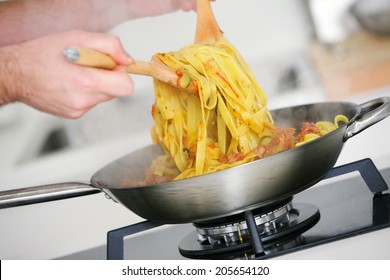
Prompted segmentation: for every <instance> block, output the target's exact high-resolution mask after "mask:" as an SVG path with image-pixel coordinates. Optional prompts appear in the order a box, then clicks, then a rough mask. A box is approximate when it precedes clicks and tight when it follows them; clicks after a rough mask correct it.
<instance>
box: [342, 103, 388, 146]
mask: <svg viewBox="0 0 390 280" xmlns="http://www.w3.org/2000/svg"><path fill="white" fill-rule="evenodd" d="M359 106H360V109H361V112H360V114H359V115H358V116H357V118H356V119H355V121H354V122H352V123H351V124H350V125H349V126H348V127H347V130H346V131H345V134H344V139H343V140H344V141H347V140H348V139H349V138H351V137H352V136H354V135H356V134H358V133H360V132H362V131H363V130H365V129H366V128H369V127H370V126H372V125H373V124H376V123H377V122H379V121H381V120H383V119H384V118H386V117H388V116H389V115H390V97H387V96H386V97H380V98H377V99H374V100H371V101H368V102H365V103H363V104H361V105H359Z"/></svg>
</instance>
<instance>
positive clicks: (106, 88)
mask: <svg viewBox="0 0 390 280" xmlns="http://www.w3.org/2000/svg"><path fill="white" fill-rule="evenodd" d="M83 70H85V71H83V72H85V73H84V75H83V81H82V84H81V85H80V87H81V88H82V89H83V90H85V91H89V92H99V93H102V94H106V95H111V96H116V97H120V96H126V95H129V94H131V93H132V92H133V89H134V84H133V80H132V79H131V77H130V76H129V75H128V74H127V73H126V72H124V71H123V70H122V69H116V70H113V71H111V70H103V69H94V68H85V69H83Z"/></svg>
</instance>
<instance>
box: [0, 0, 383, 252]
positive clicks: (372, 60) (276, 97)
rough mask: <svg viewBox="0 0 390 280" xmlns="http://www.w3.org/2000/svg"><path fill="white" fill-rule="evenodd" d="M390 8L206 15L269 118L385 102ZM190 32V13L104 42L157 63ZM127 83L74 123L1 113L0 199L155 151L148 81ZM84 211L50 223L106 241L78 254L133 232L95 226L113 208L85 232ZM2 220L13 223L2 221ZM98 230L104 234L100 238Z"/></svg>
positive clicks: (329, 6)
mask: <svg viewBox="0 0 390 280" xmlns="http://www.w3.org/2000/svg"><path fill="white" fill-rule="evenodd" d="M389 2H390V1H388V0H385V1H380V0H358V1H357V0H273V1H268V0H240V1H238V0H217V1H216V2H214V3H213V4H212V5H213V10H214V13H215V16H216V18H217V21H218V22H219V24H220V26H221V28H222V30H223V31H224V33H225V36H226V37H227V38H228V39H229V40H230V41H231V43H232V44H234V45H235V46H236V48H237V49H238V50H239V51H240V52H241V54H242V55H243V56H244V58H245V59H246V60H247V62H248V63H249V64H250V66H251V67H252V69H253V71H254V73H255V75H256V77H257V79H258V82H259V84H260V85H261V86H262V88H263V89H264V91H265V93H266V94H267V95H268V97H269V108H270V109H274V108H277V107H284V106H291V105H294V104H304V103H310V102H320V101H325V100H338V101H342V100H359V97H361V96H364V99H367V98H368V99H370V97H367V96H372V98H374V97H376V96H377V95H382V96H383V95H387V96H388V95H390V32H389V30H390V23H389V20H390V12H389V11H390V4H389ZM356 3H359V5H362V6H363V7H362V8H363V9H361V10H360V9H356V10H354V11H355V12H352V11H353V10H352V9H351V7H352V6H353V5H354V4H356ZM359 11H362V12H363V14H365V15H364V17H365V19H367V21H366V22H367V24H371V25H373V26H374V27H378V28H377V29H375V28H367V25H366V27H364V26H363V25H362V23H361V22H359V21H358V20H357V17H356V14H355V13H358V12H359ZM384 12H387V14H385V16H384V17H382V16H381V15H379V13H384ZM195 22H196V15H195V13H184V12H177V13H173V14H167V15H164V16H159V17H153V18H145V19H139V20H134V21H131V22H126V23H123V24H121V25H119V26H117V27H115V28H113V29H112V30H111V31H110V33H112V34H116V35H118V36H119V37H120V38H121V40H122V42H123V44H124V46H125V47H126V49H127V51H128V52H129V53H130V54H131V55H132V56H133V57H134V58H137V59H140V60H149V59H150V58H151V56H152V55H153V54H154V53H157V52H168V51H174V50H179V49H180V48H181V47H182V46H184V45H186V44H190V43H191V42H192V41H193V38H194V34H195ZM374 30H376V31H374ZM378 30H379V31H378ZM381 31H382V32H381ZM133 79H134V81H135V90H134V94H133V95H132V96H129V97H126V98H120V99H117V100H114V101H110V102H108V103H105V104H101V105H99V106H97V107H96V108H94V109H92V110H91V111H90V112H88V113H87V114H86V115H84V116H83V117H81V118H80V119H77V120H64V119H60V118H56V117H53V116H50V115H48V114H44V113H41V112H38V111H36V110H34V109H31V108H29V107H27V106H25V105H23V104H10V105H7V106H4V107H1V108H0V154H1V156H0V189H1V190H5V189H10V188H18V187H27V186H32V185H36V184H46V183H52V182H61V181H75V180H83V181H88V180H89V178H90V176H92V174H93V173H94V171H97V170H98V169H99V168H101V167H102V166H103V165H105V164H106V163H108V162H110V161H111V160H114V159H116V158H117V157H119V156H122V155H124V154H126V153H127V152H131V151H132V150H134V149H137V148H139V147H142V146H144V145H146V144H149V143H151V139H150V135H149V130H150V127H151V126H152V124H153V120H152V117H151V113H150V111H151V105H152V104H153V101H154V92H153V86H152V80H151V78H148V77H140V76H133ZM387 88H389V90H387ZM387 123H388V122H387ZM388 130H389V129H388V128H387V131H388ZM351 142H352V141H351ZM352 146H353V145H352ZM385 149H387V148H386V147H385ZM369 152H371V153H372V151H369ZM379 153H381V151H378V154H379ZM99 197H100V196H99ZM99 199H100V198H99ZM102 199H103V200H104V199H105V198H104V196H103V198H102ZM80 201H81V200H77V199H75V200H72V202H71V203H72V205H73V204H74V205H73V206H71V207H69V206H66V207H64V209H62V208H61V204H60V203H61V202H59V204H57V206H56V209H57V211H58V212H57V213H56V218H55V219H54V218H53V220H50V223H51V225H52V227H53V228H56V227H57V229H61V223H60V222H59V221H57V219H58V220H61V219H66V220H70V219H73V222H74V223H76V220H77V219H79V220H80V222H79V225H78V227H77V228H74V229H73V230H74V231H72V230H69V228H64V232H66V234H70V236H69V240H70V238H71V237H72V236H77V237H78V238H79V237H80V235H79V233H80V232H83V231H84V232H86V231H88V230H89V231H92V230H93V231H96V232H102V236H99V237H96V238H95V239H94V237H92V236H88V238H84V239H83V243H82V245H80V246H81V247H88V246H94V245H96V244H95V243H98V241H97V239H98V240H99V242H100V241H102V240H103V241H104V238H105V237H104V233H105V232H106V231H105V230H106V229H109V228H110V227H111V228H112V227H115V226H120V225H123V224H126V223H131V221H129V220H128V216H129V215H130V214H129V211H128V210H126V209H123V208H119V207H118V205H115V204H114V203H108V202H107V204H108V206H103V205H102V206H99V207H97V208H99V209H96V208H94V210H93V211H94V214H95V215H96V220H98V219H99V218H101V217H103V216H104V215H105V214H107V213H108V210H107V208H105V207H111V208H110V211H111V210H112V211H113V212H110V213H111V214H110V215H113V214H112V213H114V214H115V213H116V216H115V217H116V218H117V219H110V221H106V220H105V221H104V222H99V221H95V223H94V224H93V225H92V224H91V222H89V223H86V222H85V220H86V219H83V215H87V213H86V212H87V211H79V210H77V209H88V207H94V206H96V201H92V199H91V202H88V201H87V202H86V201H83V202H80ZM78 203H79V204H78ZM98 203H100V202H98ZM64 205H65V204H64ZM68 205H69V204H68ZM99 205H100V204H99ZM104 205H105V204H104ZM111 205H112V206H111ZM39 207H43V206H36V207H34V208H31V211H28V213H26V211H24V212H20V213H21V215H24V217H25V218H24V220H22V221H19V223H28V222H29V221H30V220H31V221H32V220H34V224H31V227H32V228H35V227H37V228H39V226H44V225H45V223H47V222H48V219H50V217H49V216H48V217H45V218H42V221H37V220H36V217H37V215H42V213H41V212H39V210H36V209H43V208H39ZM72 207H74V208H72ZM77 207H79V208H77ZM29 209H30V208H29ZM70 209H72V210H70ZM7 211H12V212H7ZM18 211H21V210H17V209H10V210H2V212H1V215H2V216H0V217H1V219H2V223H7V225H8V227H10V228H11V229H10V230H9V231H10V233H9V235H15V234H16V233H18V227H19V225H17V224H16V223H18V222H17V220H15V217H16V215H17V214H18V213H19V212H18ZM34 211H38V212H35V213H34ZM99 211H101V212H99ZM60 212H61V213H60ZM7 213H12V215H9V216H6V214H7ZM37 213H38V214H37ZM34 214H35V216H34ZM88 218H90V217H88ZM21 219H22V218H21ZM107 220H108V219H107ZM125 221H126V222H125ZM57 222H58V224H57ZM31 223H32V222H31ZM85 227H89V228H88V229H86V228H85ZM99 227H104V230H102V229H101V228H99ZM48 230H49V231H51V230H52V229H48ZM4 234H6V233H4ZM18 234H21V233H18ZM32 234H33V233H32ZM36 234H42V232H37V233H36ZM48 236H49V235H48ZM50 236H51V235H50ZM15 238H17V237H15ZM24 238H25V237H23V239H24ZM29 238H31V237H29ZM48 238H51V237H48ZM4 242H5V243H4V244H2V246H3V248H2V249H3V250H4V247H6V246H7V241H4ZM18 242H21V241H18ZM23 242H28V240H26V241H23ZM23 242H22V243H23ZM72 242H73V243H72ZM72 242H69V243H66V242H64V243H63V244H62V243H61V245H56V246H54V247H53V248H52V249H50V248H45V251H40V249H39V244H38V243H37V244H36V246H37V247H34V246H32V245H31V244H29V247H28V249H23V250H24V251H23V253H20V252H19V253H18V252H15V255H13V253H10V254H8V255H6V257H11V258H12V256H15V257H20V256H23V254H24V253H25V254H27V256H29V257H31V256H32V257H36V258H52V257H55V256H60V255H63V254H66V253H70V252H74V251H75V250H76V249H75V248H76V247H77V246H76V244H75V243H74V242H76V241H74V240H73V241H72ZM21 246H22V245H21ZM31 246H32V247H31ZM61 246H62V247H63V248H62V247H61ZM72 246H73V247H72ZM78 249H79V247H77V250H78ZM26 250H27V251H28V252H27V251H26ZM50 250H62V251H61V252H60V251H57V252H50ZM11 251H12V250H11ZM11 251H10V252H11Z"/></svg>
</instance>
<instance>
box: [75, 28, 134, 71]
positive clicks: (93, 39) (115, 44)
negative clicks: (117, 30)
mask: <svg viewBox="0 0 390 280" xmlns="http://www.w3.org/2000/svg"><path fill="white" fill-rule="evenodd" d="M73 35H74V36H75V37H76V38H75V39H74V40H75V41H76V42H80V43H79V44H78V46H79V47H85V48H90V49H95V50H98V51H101V52H103V53H106V54H108V55H110V56H111V57H112V58H113V59H114V60H115V62H116V63H118V64H120V65H129V64H131V63H132V62H133V59H132V57H131V56H130V55H129V54H128V53H127V52H126V50H125V49H124V47H123V45H122V43H121V41H120V39H119V38H118V37H117V36H113V35H107V34H101V33H87V32H84V31H75V32H73Z"/></svg>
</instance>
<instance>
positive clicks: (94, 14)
mask: <svg viewBox="0 0 390 280" xmlns="http://www.w3.org/2000/svg"><path fill="white" fill-rule="evenodd" d="M126 1H130V2H131V0H117V1H115V2H114V3H113V2H110V1H105V0H83V1H80V0H67V1H62V0H16V1H6V2H0V30H1V31H0V34H1V36H0V46H4V45H9V44H14V43H19V42H24V41H27V40H31V39H34V38H38V37H41V36H43V35H47V34H51V33H57V32H63V31H68V30H76V29H82V30H86V31H92V32H104V31H107V30H108V29H109V28H110V27H112V26H114V25H115V24H117V23H119V22H122V21H125V20H126V19H127V18H129V15H128V14H127V9H124V3H126Z"/></svg>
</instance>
